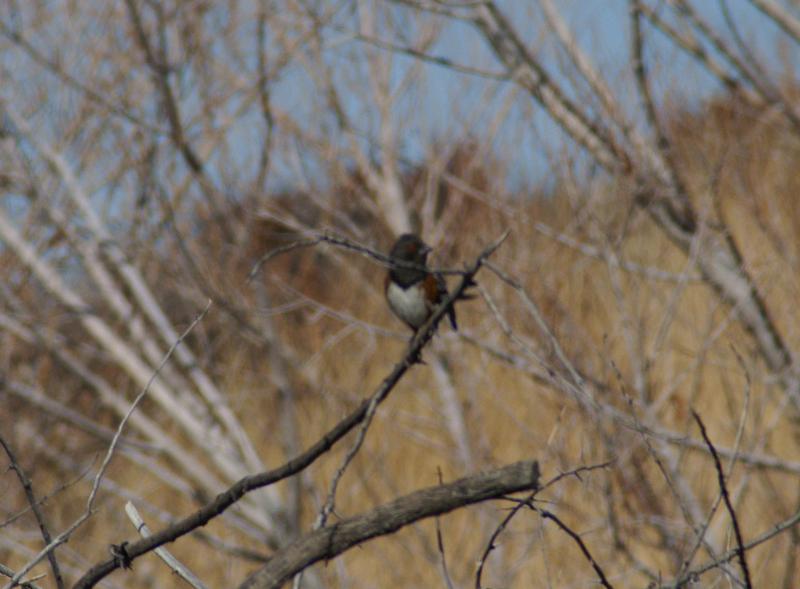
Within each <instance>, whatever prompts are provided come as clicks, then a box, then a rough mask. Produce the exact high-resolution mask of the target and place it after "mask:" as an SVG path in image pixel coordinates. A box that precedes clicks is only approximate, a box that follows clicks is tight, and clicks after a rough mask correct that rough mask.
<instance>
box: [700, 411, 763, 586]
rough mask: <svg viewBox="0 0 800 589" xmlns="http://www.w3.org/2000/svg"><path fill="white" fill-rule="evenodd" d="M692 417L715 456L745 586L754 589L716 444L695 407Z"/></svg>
mask: <svg viewBox="0 0 800 589" xmlns="http://www.w3.org/2000/svg"><path fill="white" fill-rule="evenodd" d="M692 417H694V420H695V421H696V422H697V425H698V426H699V427H700V433H701V434H702V435H703V439H704V440H705V442H706V445H707V446H708V449H709V451H710V452H711V456H712V457H713V458H714V468H715V469H716V471H717V479H718V481H719V488H720V491H721V492H722V498H723V499H724V500H725V507H727V508H728V513H729V514H730V516H731V521H732V522H733V531H734V533H735V535H736V544H737V546H738V557H739V563H740V564H741V566H742V573H743V574H744V582H745V586H746V587H747V589H752V587H753V582H752V581H751V580H750V569H749V568H748V566H747V558H746V557H745V554H744V551H745V548H744V540H742V530H741V529H740V528H739V520H738V519H737V518H736V512H735V511H734V509H733V503H731V498H730V496H729V495H728V487H727V486H726V484H725V474H724V472H723V471H722V463H721V462H720V461H719V456H718V455H717V450H716V448H714V444H712V443H711V440H710V439H709V437H708V433H707V432H706V426H705V424H703V421H702V420H701V419H700V416H699V415H698V414H697V412H696V411H695V410H694V409H693V410H692Z"/></svg>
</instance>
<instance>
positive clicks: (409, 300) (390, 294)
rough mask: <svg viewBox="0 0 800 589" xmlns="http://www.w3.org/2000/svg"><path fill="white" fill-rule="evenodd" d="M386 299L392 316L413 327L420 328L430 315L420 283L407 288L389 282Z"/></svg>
mask: <svg viewBox="0 0 800 589" xmlns="http://www.w3.org/2000/svg"><path fill="white" fill-rule="evenodd" d="M386 298H387V299H388V301H389V306H390V307H391V308H392V311H394V314H395V315H397V316H398V317H400V319H402V320H403V321H405V322H406V323H408V324H409V325H412V326H413V327H420V326H421V325H422V324H423V323H425V320H426V319H427V318H428V316H429V314H430V309H429V308H428V305H427V304H426V303H425V295H424V292H423V290H422V283H421V282H420V283H417V284H414V285H412V286H409V287H408V288H403V287H401V286H398V285H397V284H395V283H394V282H391V283H389V288H388V289H386Z"/></svg>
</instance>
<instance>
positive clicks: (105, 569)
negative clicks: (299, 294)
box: [74, 231, 509, 589]
mask: <svg viewBox="0 0 800 589" xmlns="http://www.w3.org/2000/svg"><path fill="white" fill-rule="evenodd" d="M508 233H509V232H508V231H506V232H505V233H504V234H503V235H501V236H500V238H499V239H497V240H496V241H495V242H493V243H491V244H490V245H489V246H487V247H486V248H485V249H484V250H483V251H482V252H481V253H480V255H478V257H477V258H476V259H475V261H474V262H473V263H472V264H471V265H470V266H468V267H467V269H466V270H465V271H464V273H463V276H462V277H461V280H460V282H459V284H458V286H457V287H456V288H455V289H454V290H453V291H452V292H451V293H450V295H449V296H448V297H447V298H446V299H445V300H444V301H443V302H442V304H441V305H440V306H439V307H438V308H437V309H436V311H435V312H434V313H433V314H432V315H431V317H430V319H428V322H427V323H426V324H425V325H423V326H422V327H421V328H420V329H419V331H418V332H417V334H416V335H415V336H414V338H413V339H412V340H411V342H410V343H409V345H408V349H407V350H406V353H405V356H404V357H403V359H402V360H401V361H400V362H398V363H397V365H395V367H394V369H393V370H392V372H391V373H390V374H389V375H388V376H387V377H386V378H385V379H384V380H383V382H382V383H381V384H380V386H379V387H378V389H377V390H376V391H375V392H374V393H373V394H372V395H370V396H369V397H368V398H367V399H365V400H364V401H363V402H362V403H361V404H360V405H359V406H358V407H357V408H356V409H355V411H353V412H352V413H350V415H348V416H347V417H345V418H344V419H343V420H341V421H340V422H339V423H338V424H336V425H335V426H334V427H333V429H331V430H330V431H328V432H327V433H326V434H325V435H324V436H322V438H320V439H319V440H318V441H317V442H316V443H315V444H314V445H313V446H311V447H310V448H309V449H308V450H306V451H305V452H303V453H302V454H300V455H299V456H296V457H295V458H293V459H291V460H290V461H289V462H287V463H285V464H284V465H282V466H280V467H278V468H276V469H273V470H270V471H266V472H262V473H259V474H255V475H251V476H248V477H244V478H243V479H240V480H239V481H238V482H237V483H235V484H234V485H233V486H231V487H230V488H229V489H228V490H227V491H225V492H223V493H220V494H219V495H217V496H216V498H215V499H214V500H213V501H211V502H210V503H208V504H207V505H205V506H204V507H202V508H201V509H199V510H197V511H195V512H194V513H192V514H191V515H189V516H187V517H185V518H184V519H182V520H180V521H178V522H176V523H174V524H173V525H171V526H168V527H167V528H164V529H163V530H161V531H160V532H157V533H155V534H153V535H152V536H150V537H148V538H144V539H142V540H139V541H137V542H134V543H131V544H127V545H126V546H125V558H124V559H120V558H110V559H108V560H105V561H103V562H101V563H99V564H97V565H95V566H94V567H92V568H91V569H90V570H89V571H88V572H87V573H86V574H85V575H84V576H83V577H81V578H80V579H79V580H78V582H77V583H76V584H75V585H74V589H88V588H89V587H93V586H94V585H95V584H97V583H98V582H99V581H100V580H102V579H103V578H105V577H106V576H108V575H109V574H110V573H112V572H113V571H115V570H116V569H118V568H120V567H121V566H122V565H123V564H127V563H130V562H132V561H133V560H134V559H136V558H138V557H139V556H142V555H143V554H146V553H148V552H150V551H152V550H154V549H156V548H158V547H159V546H162V545H164V544H166V543H167V542H172V541H174V540H177V539H178V538H180V537H181V536H185V535H186V534H188V533H189V532H191V531H193V530H195V529H197V528H199V527H201V526H204V525H205V524H207V523H208V522H209V521H211V520H212V519H214V518H215V517H217V516H218V515H219V514H221V513H222V512H224V511H225V510H226V509H228V508H229V507H230V506H231V505H233V504H234V503H236V502H237V501H239V499H241V498H242V497H244V496H245V495H246V494H247V493H249V492H251V491H254V490H256V489H260V488H263V487H267V486H269V485H272V484H273V483H276V482H278V481H281V480H284V479H286V478H289V477H291V476H293V475H295V474H297V473H299V472H301V471H303V470H304V469H306V468H307V467H308V466H310V465H311V464H312V463H314V462H315V461H316V460H317V459H318V458H319V457H320V456H322V455H323V454H325V453H326V452H327V451H328V450H330V448H331V447H333V445H334V444H335V443H336V442H338V441H339V440H341V439H342V438H343V437H344V436H345V435H347V434H348V433H349V432H350V431H351V430H353V428H355V427H356V426H357V425H358V424H359V423H361V422H362V421H363V420H364V419H365V418H366V416H367V414H368V411H369V408H370V406H372V405H374V406H376V407H377V406H378V405H379V404H380V403H381V402H383V401H384V400H385V399H386V397H388V396H389V393H391V392H392V389H394V387H395V386H396V385H397V383H398V382H400V379H401V378H402V377H403V376H404V375H405V373H406V372H408V370H409V369H410V368H411V367H412V366H413V365H414V364H415V363H416V362H417V361H418V359H419V357H420V354H421V353H422V349H423V348H424V347H425V345H426V344H427V343H428V342H429V341H430V340H431V338H432V337H433V334H434V333H435V332H436V329H437V327H438V325H439V322H440V321H441V320H442V319H443V318H444V316H445V314H447V311H448V310H449V309H450V308H451V307H452V306H453V305H454V304H455V302H456V301H457V300H459V299H461V298H463V296H464V293H465V291H466V290H467V289H468V288H469V287H470V286H471V285H472V284H473V282H474V280H473V278H474V276H475V275H476V274H477V273H478V271H479V270H480V269H481V267H482V266H483V265H484V263H485V262H486V260H487V258H488V257H489V256H491V255H492V253H494V251H495V250H496V249H497V248H498V247H500V245H501V244H502V243H503V241H505V239H506V237H508Z"/></svg>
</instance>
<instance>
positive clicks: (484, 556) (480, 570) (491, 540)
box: [475, 489, 538, 589]
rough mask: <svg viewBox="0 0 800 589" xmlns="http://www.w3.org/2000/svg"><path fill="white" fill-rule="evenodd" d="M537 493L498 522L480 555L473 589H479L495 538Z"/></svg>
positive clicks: (529, 496)
mask: <svg viewBox="0 0 800 589" xmlns="http://www.w3.org/2000/svg"><path fill="white" fill-rule="evenodd" d="M537 491H538V489H537V490H536V491H534V492H533V493H531V494H530V495H528V496H527V497H526V498H525V499H524V500H523V501H520V502H519V503H517V504H516V505H515V506H514V507H513V508H512V509H511V511H509V512H508V515H506V516H505V517H504V518H503V521H502V522H500V525H499V526H497V527H496V528H495V530H494V532H492V535H491V536H490V537H489V541H488V542H487V543H486V548H485V549H484V551H483V554H482V555H481V559H480V560H479V561H478V571H477V572H476V573H475V589H481V577H482V576H483V566H484V565H485V564H486V560H487V559H488V558H489V553H490V552H491V551H492V550H494V549H495V548H496V544H495V542H496V541H497V538H498V537H499V536H500V534H501V533H502V532H503V530H505V529H506V527H507V526H508V524H509V522H510V521H511V520H512V519H514V516H515V515H517V513H519V511H520V510H521V509H522V508H523V507H525V506H528V505H530V502H531V501H533V498H534V497H535V496H536V492H537Z"/></svg>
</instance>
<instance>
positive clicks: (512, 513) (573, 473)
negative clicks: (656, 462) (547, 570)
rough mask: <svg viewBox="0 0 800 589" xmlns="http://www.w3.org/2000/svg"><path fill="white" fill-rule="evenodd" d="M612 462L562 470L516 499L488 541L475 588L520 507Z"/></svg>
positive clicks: (476, 577)
mask: <svg viewBox="0 0 800 589" xmlns="http://www.w3.org/2000/svg"><path fill="white" fill-rule="evenodd" d="M612 463H613V460H609V461H608V462H603V463H601V464H592V465H590V466H579V467H578V468H575V469H572V470H569V471H567V472H562V473H560V474H558V475H556V476H555V477H553V478H552V479H550V480H549V481H547V482H546V483H545V484H544V485H541V486H540V487H538V488H537V489H536V491H534V492H533V493H531V494H530V495H528V496H527V497H526V498H525V499H522V500H519V501H516V503H517V504H516V505H515V506H514V508H513V509H512V510H511V511H509V512H508V515H506V517H505V518H503V521H502V522H500V525H499V526H497V528H495V530H494V532H492V535H491V536H490V537H489V541H488V542H487V543H486V549H485V550H484V551H483V554H482V555H481V558H480V560H479V561H478V571H477V572H476V573H475V589H481V577H482V576H483V567H484V565H485V564H486V559H487V558H489V553H490V552H491V551H492V550H494V549H495V547H496V545H495V541H496V540H497V538H498V536H500V534H501V533H502V532H503V530H505V529H506V527H507V526H508V524H509V522H510V521H511V520H512V519H513V518H514V516H515V515H517V513H518V512H519V510H520V509H522V508H523V507H531V508H532V507H533V504H532V503H531V502H532V501H533V498H534V497H536V494H537V493H539V492H541V491H544V490H545V489H547V488H548V487H551V486H552V485H555V484H556V483H557V482H559V481H560V480H562V479H565V478H567V477H572V476H574V477H576V478H577V479H578V480H581V473H582V472H591V471H593V470H597V469H600V468H606V467H608V466H610V465H611V464H612Z"/></svg>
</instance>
